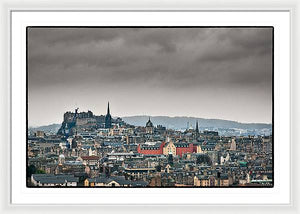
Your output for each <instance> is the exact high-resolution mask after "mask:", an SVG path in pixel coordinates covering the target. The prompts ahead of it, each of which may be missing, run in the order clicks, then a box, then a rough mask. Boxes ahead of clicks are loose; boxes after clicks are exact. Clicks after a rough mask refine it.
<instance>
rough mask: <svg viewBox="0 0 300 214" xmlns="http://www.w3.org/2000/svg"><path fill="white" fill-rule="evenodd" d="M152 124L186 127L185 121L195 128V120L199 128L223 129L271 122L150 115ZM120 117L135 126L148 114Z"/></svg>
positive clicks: (145, 118) (266, 126) (142, 124)
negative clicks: (243, 121)
mask: <svg viewBox="0 0 300 214" xmlns="http://www.w3.org/2000/svg"><path fill="white" fill-rule="evenodd" d="M150 118H151V121H152V123H153V124H154V125H163V126H166V127H167V128H172V129H186V128H187V123H189V125H190V126H191V125H192V127H194V128H195V124H196V121H198V123H199V128H208V127H211V128H225V129H232V128H236V129H271V128H272V125H271V124H265V123H239V122H236V121H230V120H219V119H203V118H196V117H167V116H153V117H150ZM122 119H123V120H124V121H125V122H126V123H129V124H132V125H135V126H145V125H146V122H147V121H148V119H149V116H130V117H122Z"/></svg>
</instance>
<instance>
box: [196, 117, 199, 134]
mask: <svg viewBox="0 0 300 214" xmlns="http://www.w3.org/2000/svg"><path fill="white" fill-rule="evenodd" d="M196 133H197V134H199V126H198V120H197V122H196Z"/></svg>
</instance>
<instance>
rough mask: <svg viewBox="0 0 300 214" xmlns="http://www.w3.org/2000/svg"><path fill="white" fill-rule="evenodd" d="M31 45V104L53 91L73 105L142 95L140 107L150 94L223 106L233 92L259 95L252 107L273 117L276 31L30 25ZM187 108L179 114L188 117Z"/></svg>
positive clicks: (245, 96) (242, 95) (238, 95)
mask: <svg viewBox="0 0 300 214" xmlns="http://www.w3.org/2000/svg"><path fill="white" fill-rule="evenodd" d="M28 44H29V61H28V63H29V71H28V72H29V95H30V99H31V102H32V103H33V102H37V100H38V99H41V96H39V93H38V92H39V91H40V93H42V91H45V90H46V89H47V90H48V91H51V93H52V96H57V99H59V100H60V99H62V100H64V99H63V98H59V97H63V96H65V94H64V93H62V91H65V92H66V91H68V92H66V93H67V94H68V96H69V97H68V99H71V100H74V99H79V98H81V99H83V100H85V99H86V97H87V96H91V97H94V96H99V97H97V99H101V97H102V99H107V97H106V96H108V95H104V94H103V93H102V92H103V91H106V94H110V92H109V91H111V96H113V97H114V99H115V100H116V101H115V102H118V100H119V99H120V100H124V97H122V96H121V94H122V93H123V94H126V96H127V99H128V102H129V101H131V102H134V101H133V100H134V98H135V97H138V100H139V102H141V103H145V104H143V105H142V104H141V106H140V107H141V108H146V106H144V105H147V103H148V105H150V104H149V102H150V101H149V99H148V98H147V97H151V98H152V100H153V102H161V101H160V99H162V98H163V97H168V96H169V97H173V99H175V100H176V99H178V98H176V97H177V96H181V99H183V100H185V101H186V100H189V102H192V103H194V105H203V100H205V99H206V103H207V105H215V102H213V101H211V100H208V99H210V98H209V97H210V96H212V97H215V98H217V99H218V100H219V101H224V99H223V98H222V97H228V96H229V94H230V95H231V96H232V99H235V97H236V99H240V100H243V99H245V100H247V99H250V98H251V97H256V98H255V100H254V101H253V104H251V106H252V107H253V108H254V109H255V108H257V109H259V111H261V109H264V111H265V114H266V115H269V114H270V112H268V111H269V106H270V105H271V102H270V99H271V91H270V90H271V88H272V87H271V86H272V82H271V81H272V78H271V77H272V53H271V50H272V29H271V28H66V29H64V28H52V29H51V28H44V29H43V28H31V29H29V43H28ZM118 88H119V89H120V92H116V91H117V90H118ZM83 92H84V93H85V94H83ZM113 92H114V93H113ZM51 93H49V96H50V94H51ZM55 94H56V95H55ZM99 94H101V96H100V95H99ZM153 94H156V95H157V96H158V97H157V100H156V98H155V97H153V96H154V95H153ZM129 95H131V96H129ZM209 95H210V96H209ZM182 96H184V98H183V97H182ZM198 96H200V97H201V100H202V101H200V100H199V99H198ZM75 97H76V98H75ZM195 97H197V99H195ZM179 100H180V99H179ZM66 102H67V101H66ZM69 102H70V100H69ZM86 102H91V103H90V105H92V103H93V102H96V101H94V100H93V99H89V101H86ZM99 102H100V101H99ZM169 102H171V103H172V102H175V101H169ZM177 102H179V101H177ZM245 102H246V101H245ZM175 103H176V102H175ZM209 103H214V104H209ZM62 105H64V106H66V105H67V104H66V103H62ZM255 106H257V107H255ZM32 108H35V107H32ZM185 108H187V107H184V106H183V107H182V109H180V110H178V111H179V112H178V114H180V115H184V114H185V112H188V110H187V109H185ZM214 108H215V107H212V106H211V109H214ZM232 108H236V111H237V112H240V111H239V110H238V108H243V107H242V106H235V107H232ZM136 110H137V111H138V109H136ZM152 110H153V111H154V109H152ZM124 111H125V110H124ZM127 111H129V110H127ZM149 111H150V110H149ZM157 111H158V110H157ZM224 111H225V110H224ZM257 111H258V110H257ZM122 114H126V112H123V113H122V112H120V115H122ZM194 114H196V115H197V114H198V113H197V111H196V110H195V111H194ZM224 114H225V112H224ZM228 114H229V113H228ZM239 114H241V112H240V113H239ZM212 115H214V113H213V112H212ZM215 115H216V116H217V115H218V114H217V112H215ZM260 115H261V114H260ZM262 115H263V114H262ZM232 117H233V118H235V115H233V116H232ZM244 117H245V119H244V120H245V121H247V116H244ZM241 118H242V117H241ZM228 119H230V118H228ZM257 120H259V118H258V119H257Z"/></svg>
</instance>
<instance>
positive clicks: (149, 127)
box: [146, 117, 154, 134]
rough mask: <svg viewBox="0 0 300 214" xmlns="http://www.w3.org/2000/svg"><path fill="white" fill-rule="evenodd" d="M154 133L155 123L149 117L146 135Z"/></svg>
mask: <svg viewBox="0 0 300 214" xmlns="http://www.w3.org/2000/svg"><path fill="white" fill-rule="evenodd" d="M153 132H154V126H153V123H152V122H151V120H150V117H149V120H148V122H147V123H146V133H147V134H153Z"/></svg>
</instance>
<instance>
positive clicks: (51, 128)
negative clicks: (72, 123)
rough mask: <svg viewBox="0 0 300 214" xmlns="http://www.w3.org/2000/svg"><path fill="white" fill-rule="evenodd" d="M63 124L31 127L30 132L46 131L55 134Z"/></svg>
mask: <svg viewBox="0 0 300 214" xmlns="http://www.w3.org/2000/svg"><path fill="white" fill-rule="evenodd" d="M60 126H61V124H55V123H54V124H51V125H47V126H39V127H29V128H28V129H29V131H33V132H35V131H44V132H54V133H56V132H57V131H58V129H59V128H60Z"/></svg>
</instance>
